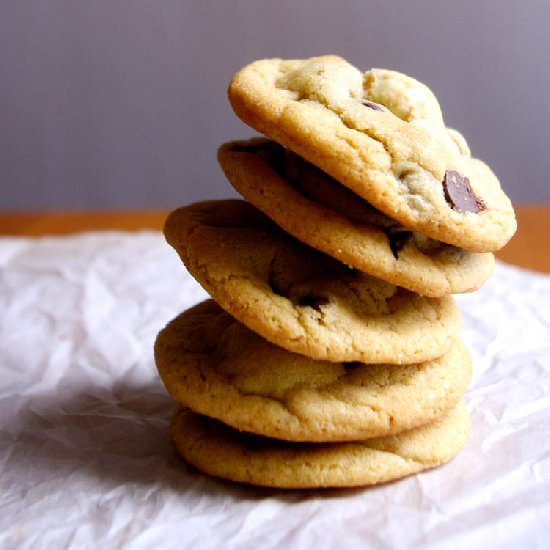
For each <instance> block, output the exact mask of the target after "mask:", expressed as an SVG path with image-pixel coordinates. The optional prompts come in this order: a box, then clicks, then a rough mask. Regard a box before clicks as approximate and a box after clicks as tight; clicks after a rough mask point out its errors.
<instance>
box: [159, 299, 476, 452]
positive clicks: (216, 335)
mask: <svg viewBox="0 0 550 550" xmlns="http://www.w3.org/2000/svg"><path fill="white" fill-rule="evenodd" d="M155 359H156V363H157V367H158V370H159V373H160V376H161V378H162V380H163V381H164V384H165V386H166V388H167V390H168V392H169V393H170V394H171V395H172V396H173V397H174V399H176V400H177V401H178V402H179V403H180V404H182V405H184V406H186V407H189V408H190V409H192V410H193V411H195V412H198V413H200V414H204V415H207V416H209V417H212V418H216V419H218V420H220V421H222V422H224V423H225V424H228V425H230V426H232V427H233V428H235V429H238V430H243V431H247V432H253V433H256V434H260V435H263V436H267V437H273V438H277V439H283V440H290V441H318V442H319V441H320V442H327V441H352V440H362V439H366V438H371V437H377V436H381V435H390V434H396V433H399V432H402V431H404V430H408V429H411V428H415V427H417V426H420V425H422V424H426V423H429V422H431V421H434V420H435V419H436V418H438V417H439V416H441V415H442V414H443V413H445V412H446V411H448V410H449V409H451V408H453V407H454V406H455V405H456V404H457V403H458V401H460V399H461V398H462V396H463V394H464V391H465V390H466V386H467V384H468V382H469V379H470V375H471V362H470V357H469V354H468V352H467V350H466V349H465V348H464V346H463V344H462V343H460V341H458V340H457V341H455V342H454V343H453V345H452V346H451V349H450V350H449V351H448V352H447V353H446V354H444V355H443V356H441V357H439V358H438V359H434V360H432V361H429V362H426V363H421V364H418V365H405V366H397V365H365V364H363V363H358V362H353V363H340V362H328V361H316V360H314V359H310V358H308V357H305V356H303V355H298V354H295V353H291V352H288V351H286V350H284V349H282V348H279V347H277V346H275V345H273V344H271V343H269V342H267V341H266V340H264V339H263V338H261V337H260V336H258V335H257V334H255V333H254V332H252V331H251V330H249V329H247V328H246V327H245V326H244V325H242V324H241V323H239V322H238V321H236V320H235V319H233V318H232V317H231V316H230V315H228V314H227V313H226V312H225V311H224V310H222V309H221V308H220V307H219V306H218V305H217V304H216V303H215V302H214V301H213V300H208V301H206V302H203V303H201V304H199V305H197V306H195V307H193V308H192V309H190V310H188V311H186V312H185V313H183V314H181V315H180V316H178V317H177V318H176V319H174V320H173V321H172V322H170V323H169V324H168V325H167V326H166V328H164V330H162V331H161V332H160V334H159V336H158V338H157V341H156V344H155Z"/></svg>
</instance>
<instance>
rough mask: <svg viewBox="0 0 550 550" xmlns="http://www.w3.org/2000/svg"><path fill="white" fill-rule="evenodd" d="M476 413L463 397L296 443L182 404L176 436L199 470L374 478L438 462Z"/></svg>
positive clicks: (341, 482) (293, 479)
mask: <svg viewBox="0 0 550 550" xmlns="http://www.w3.org/2000/svg"><path fill="white" fill-rule="evenodd" d="M469 431H470V418H469V415H468V411H467V410H466V406H465V405H464V404H463V403H462V402H461V403H459V405H457V406H456V407H455V408H454V409H452V410H451V411H450V412H449V413H448V414H446V415H444V416H443V417H441V418H440V419H438V420H436V421H435V422H433V423H431V424H427V425H425V426H422V427H420V428H415V429H413V430H409V431H406V432H402V433H400V434H398V435H394V436H387V437H381V438H374V439H366V440H364V441H358V442H349V443H293V442H285V441H278V440H275V439H268V438H263V437H261V436H254V435H250V434H246V433H243V432H238V431H237V430H233V429H231V428H229V427H227V426H225V425H223V424H221V423H220V422H217V421H216V420H212V419H209V418H207V417H203V416H200V415H197V414H194V413H192V412H190V411H188V410H185V409H180V410H178V411H176V413H175V414H174V416H173V417H172V422H171V436H172V439H173V440H174V443H175V444H176V447H177V449H178V451H179V452H180V454H181V455H182V456H183V458H184V459H185V460H186V461H187V462H189V463H190V464H192V465H193V466H195V467H196V468H198V469H199V470H201V471H203V472H205V473H207V474H209V475H212V476H216V477H220V478H224V479H229V480H232V481H236V482H240V483H249V484H252V485H260V486H266V487H280V488H286V489H297V488H315V487H355V486H365V485H375V484H378V483H384V482H387V481H392V480H395V479H399V478H402V477H405V476H407V475H411V474H415V473H417V472H420V471H422V470H426V469H428V468H433V467H435V466H439V465H440V464H443V463H444V462H447V461H449V460H450V459H451V458H453V457H454V456H455V455H456V454H457V453H458V452H459V451H460V449H461V448H462V447H463V446H464V444H465V443H466V440H467V438H468V434H469Z"/></svg>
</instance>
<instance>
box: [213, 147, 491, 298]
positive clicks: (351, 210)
mask: <svg viewBox="0 0 550 550" xmlns="http://www.w3.org/2000/svg"><path fill="white" fill-rule="evenodd" d="M218 159H219V162H220V164H221V166H222V168H223V170H224V172H225V174H226V176H227V177H228V179H229V181H230V182H231V183H232V185H233V186H234V187H235V189H237V191H239V192H240V193H241V194H242V195H243V196H244V198H246V199H247V200H249V201H250V202H252V203H253V204H254V205H255V206H256V207H257V208H259V209H260V210H262V212H264V213H265V214H266V215H267V216H269V217H270V218H271V219H272V220H273V221H275V223H277V225H279V226H280V227H281V228H282V229H284V230H285V231H287V232H288V233H290V234H291V235H293V236H294V237H296V238H297V239H299V240H301V241H302V242H305V243H306V244H308V245H309V246H312V247H313V248H316V249H317V250H320V251H322V252H325V253H326V254H329V255H330V256H332V257H334V258H336V259H337V260H339V261H341V262H343V263H345V264H346V265H349V266H352V267H354V268H356V269H358V270H360V271H364V272H366V273H370V274H371V275H374V276H375V277H378V278H380V279H383V280H385V281H388V282H390V283H392V284H395V285H398V286H402V287H404V288H407V289H409V290H412V291H413V292H416V293H418V294H421V295H423V296H432V297H437V296H444V295H446V294H454V293H460V292H470V291H473V290H476V289H477V288H479V287H480V286H481V285H482V284H483V283H484V282H485V281H486V280H487V279H488V278H489V276H490V275H491V273H492V272H493V268H494V257H493V255H492V254H490V253H475V252H468V251H466V250H463V249H460V248H457V247H454V246H452V245H447V244H444V243H441V242H440V241H434V240H432V239H429V238H428V237H425V236H424V235H421V234H418V233H415V232H412V231H409V230H407V229H406V228H404V227H403V226H401V225H400V224H398V223H397V222H396V221H395V220H392V219H390V218H388V217H387V216H385V215H384V214H382V213H381V212H379V211H377V210H375V209H374V208H373V207H372V206H371V205H369V204H368V203H367V202H366V201H365V200H363V199H361V198H360V197H359V196H358V195H355V194H354V193H352V192H351V191H350V190H349V189H347V188H346V187H344V186H342V185H340V184H338V182H336V180H334V179H333V178H331V177H330V176H329V175H328V174H325V173H324V172H322V171H321V170H319V169H318V168H317V167H315V166H313V165H312V164H310V163H308V162H307V161H305V160H304V159H302V158H301V157H299V156H298V155H296V154H295V153H292V152H291V151H289V150H288V149H285V148H283V147H282V146H280V145H278V144H277V143H276V142H274V141H271V140H266V139H262V138H257V139H251V140H248V141H235V142H230V143H226V144H224V145H223V146H222V147H221V148H220V150H219V152H218Z"/></svg>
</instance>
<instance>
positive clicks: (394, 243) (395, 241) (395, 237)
mask: <svg viewBox="0 0 550 550" xmlns="http://www.w3.org/2000/svg"><path fill="white" fill-rule="evenodd" d="M412 235H413V234H412V231H407V230H406V229H398V230H392V229H388V230H386V236H387V237H388V241H389V243H390V248H391V251H392V254H393V257H394V258H395V259H396V260H397V256H398V255H399V252H400V251H401V250H402V249H403V247H404V246H405V245H406V244H407V243H408V242H409V241H410V240H411V238H412Z"/></svg>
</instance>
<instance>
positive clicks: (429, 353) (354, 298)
mask: <svg viewBox="0 0 550 550" xmlns="http://www.w3.org/2000/svg"><path fill="white" fill-rule="evenodd" d="M164 233H165V236H166V239H167V241H168V243H169V244H170V245H171V246H172V247H173V248H174V249H175V250H176V251H177V252H178V254H179V256H180V258H181V259H182V261H183V262H184V264H185V266H186V267H187V269H188V270H189V272H190V273H191V274H192V275H193V276H194V277H195V278H196V279H197V280H198V282H199V283H200V284H201V285H202V286H203V287H204V288H205V290H206V291H207V292H208V293H209V294H210V295H211V296H212V298H214V300H216V302H218V304H220V306H221V307H222V308H224V309H225V310H226V311H227V312H229V313H230V314H231V315H232V316H234V317H235V318H236V319H238V320H239V321H240V322H242V323H243V324H245V325H246V326H247V327H248V328H250V329H251V330H253V331H255V332H257V333H258V334H260V335H261V336H263V337H264V338H265V339H266V340H269V341H270V342H273V343H275V344H277V345H278V346H281V347H283V348H285V349H287V350H289V351H293V352H295V353H300V354H303V355H307V356H309V357H312V358H315V359H324V360H329V361H361V362H363V363H392V364H410V363H420V362H423V361H428V360H430V359H434V358H436V357H439V356H441V355H442V354H443V353H445V352H446V351H447V350H448V349H449V347H450V345H451V343H452V341H453V340H454V338H455V336H456V335H457V334H458V330H459V324H460V319H459V313H458V309H457V307H456V304H455V302H454V300H453V298H452V297H451V296H444V297H442V298H425V297H421V296H418V295H416V294H413V293H411V292H409V291H407V290H404V289H401V288H399V287H395V286H394V285H391V284H389V283H386V282H384V281H381V280H379V279H375V278H374V277H371V276H369V275H366V274H364V273H361V272H359V271H356V270H352V269H349V268H347V267H345V266H344V265H343V264H341V263H339V262H337V261H335V260H334V259H332V258H330V257H329V256H326V255H324V254H321V253H319V252H317V251H315V250H313V249H312V248H308V247H307V246H305V245H303V244H302V243H300V242H299V241H297V240H295V239H293V238H292V237H290V236H288V235H287V234H286V233H284V232H282V231H281V230H280V229H279V228H278V227H277V226H276V225H275V224H273V222H271V221H270V220H269V219H268V218H267V217H265V216H264V215H263V214H262V213H261V212H260V211H259V210H257V209H255V208H254V207H253V206H252V205H250V204H249V203H246V202H244V201H239V200H225V201H207V202H201V203H195V204H192V205H190V206H187V207H184V208H180V209H178V210H176V211H174V212H172V213H171V214H170V216H169V217H168V219H167V221H166V224H165V227H164Z"/></svg>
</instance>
